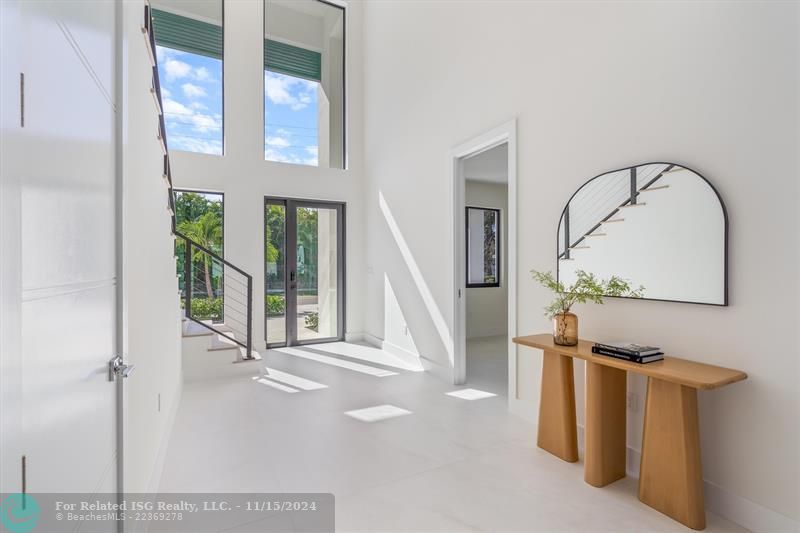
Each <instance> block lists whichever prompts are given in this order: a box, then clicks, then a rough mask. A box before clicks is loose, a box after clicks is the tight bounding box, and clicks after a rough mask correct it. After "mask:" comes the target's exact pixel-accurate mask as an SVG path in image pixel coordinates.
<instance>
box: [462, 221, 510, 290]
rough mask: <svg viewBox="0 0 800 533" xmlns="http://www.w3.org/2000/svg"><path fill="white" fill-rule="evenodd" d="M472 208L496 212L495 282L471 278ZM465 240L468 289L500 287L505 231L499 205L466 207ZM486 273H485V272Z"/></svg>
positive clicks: (465, 267) (465, 268) (465, 266)
mask: <svg viewBox="0 0 800 533" xmlns="http://www.w3.org/2000/svg"><path fill="white" fill-rule="evenodd" d="M471 209H474V210H476V211H493V212H494V213H495V217H496V219H497V225H496V228H495V242H496V248H497V250H496V252H495V255H496V260H497V267H496V268H497V281H495V282H493V283H472V282H470V280H469V266H470V257H469V252H470V239H469V212H470V210H471ZM464 215H465V216H464V241H465V246H464V248H465V254H464V255H465V262H464V270H465V280H466V287H467V288H468V289H482V288H499V287H501V285H502V281H503V280H502V276H503V275H502V273H503V269H502V257H503V256H502V245H503V240H502V231H503V224H502V218H501V210H500V209H499V208H497V207H481V206H476V205H468V206H466V207H465V208H464ZM484 275H485V274H484Z"/></svg>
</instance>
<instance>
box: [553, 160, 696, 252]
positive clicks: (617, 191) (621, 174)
mask: <svg viewBox="0 0 800 533" xmlns="http://www.w3.org/2000/svg"><path fill="white" fill-rule="evenodd" d="M676 170H683V169H682V168H680V167H676V166H675V165H671V164H666V163H654V164H651V165H644V166H639V167H632V168H629V169H624V170H620V171H617V172H612V173H610V174H603V175H601V176H598V177H597V178H595V179H593V180H591V181H589V182H587V183H586V184H585V185H584V186H583V187H581V188H580V189H578V191H577V192H576V193H575V194H574V195H573V197H572V198H570V201H569V203H567V206H566V207H565V208H564V213H563V214H562V215H561V224H560V225H559V228H558V259H559V261H572V260H573V257H572V251H573V250H585V249H590V248H591V247H592V243H591V241H592V239H594V238H599V237H605V236H606V233H605V231H603V228H604V226H605V225H606V224H619V223H623V222H625V216H624V213H625V211H626V210H627V209H632V208H641V207H644V206H646V205H647V204H646V202H643V201H641V199H640V196H641V194H642V193H646V192H650V191H656V190H662V189H666V188H667V187H669V185H657V184H656V183H657V182H658V180H659V179H661V178H662V177H663V176H664V175H666V174H668V173H669V172H673V171H676Z"/></svg>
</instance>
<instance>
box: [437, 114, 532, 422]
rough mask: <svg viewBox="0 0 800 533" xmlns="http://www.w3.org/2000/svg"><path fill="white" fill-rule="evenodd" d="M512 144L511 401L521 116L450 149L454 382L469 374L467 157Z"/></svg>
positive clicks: (512, 393) (512, 398)
mask: <svg viewBox="0 0 800 533" xmlns="http://www.w3.org/2000/svg"><path fill="white" fill-rule="evenodd" d="M502 144H507V145H508V162H507V163H508V210H507V215H506V216H507V221H506V224H507V231H508V234H507V238H506V247H507V261H508V275H507V276H506V280H505V282H506V283H507V284H508V311H507V316H508V333H507V335H508V339H507V352H508V401H509V407H511V406H512V405H513V404H514V403H515V402H518V401H519V400H518V399H517V386H516V384H517V379H516V374H517V350H516V345H515V344H514V343H513V342H512V341H511V339H513V338H514V337H515V336H516V334H517V119H516V117H515V118H513V119H511V120H509V121H508V122H505V123H504V124H501V125H500V126H498V127H496V128H493V129H491V130H489V131H487V132H485V133H483V134H481V135H478V136H477V137H474V138H472V139H470V140H468V141H466V142H464V143H462V144H460V145H458V146H456V147H455V148H453V149H451V150H450V153H449V155H448V166H449V172H450V176H449V178H450V179H449V181H450V188H451V204H450V214H451V222H452V234H451V239H452V241H451V250H452V251H451V254H452V255H451V261H452V269H453V293H452V298H453V299H452V301H453V383H454V384H455V385H462V384H463V383H464V382H465V381H466V378H467V350H466V345H467V327H466V325H467V314H466V305H465V298H464V297H465V295H466V242H465V239H466V228H465V224H464V217H465V213H466V199H465V188H466V179H465V177H464V159H466V158H467V157H470V156H474V155H477V154H480V153H482V152H485V151H486V150H489V149H491V148H494V147H496V146H499V145H502Z"/></svg>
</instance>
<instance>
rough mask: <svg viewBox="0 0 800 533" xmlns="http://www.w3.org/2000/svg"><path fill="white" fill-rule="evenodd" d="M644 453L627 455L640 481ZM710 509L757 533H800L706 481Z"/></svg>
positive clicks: (629, 471) (784, 519) (798, 525)
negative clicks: (640, 467) (640, 468)
mask: <svg viewBox="0 0 800 533" xmlns="http://www.w3.org/2000/svg"><path fill="white" fill-rule="evenodd" d="M584 442H586V441H585V439H584V427H583V426H582V425H578V451H579V452H580V455H581V456H583V452H584V446H583V443H584ZM641 459H642V452H641V450H637V449H635V448H631V447H630V446H628V449H627V453H626V454H625V474H626V475H627V476H628V477H631V478H633V479H639V465H640V464H641ZM703 490H704V493H705V500H706V510H708V511H711V512H712V513H714V514H717V515H719V516H721V517H723V518H725V519H727V520H730V521H731V522H734V523H736V524H738V525H740V526H742V527H744V528H746V529H749V530H750V531H753V532H755V533H760V532H764V533H796V532H798V531H800V522H798V521H796V520H793V519H791V518H789V517H788V516H786V515H784V514H782V513H779V512H777V511H773V510H772V509H770V508H768V507H764V506H763V505H760V504H758V503H755V502H753V501H750V500H748V499H746V498H742V497H741V496H737V495H736V494H732V493H730V492H728V491H726V490H725V489H723V488H722V487H720V486H719V485H717V484H715V483H712V482H711V481H708V480H705V479H704V480H703Z"/></svg>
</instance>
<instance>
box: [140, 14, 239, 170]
mask: <svg viewBox="0 0 800 533" xmlns="http://www.w3.org/2000/svg"><path fill="white" fill-rule="evenodd" d="M150 5H151V6H152V8H153V28H154V30H155V40H156V53H157V56H158V78H159V81H160V83H161V87H160V89H161V101H162V103H163V106H164V110H163V111H164V122H165V127H166V130H167V142H168V143H169V148H170V150H184V151H187V152H197V153H203V154H212V155H222V145H223V142H222V120H223V119H222V115H223V111H222V107H223V105H222V52H223V51H222V48H223V46H222V41H223V38H222V0H204V1H202V2H198V1H196V0H151V1H150Z"/></svg>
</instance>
